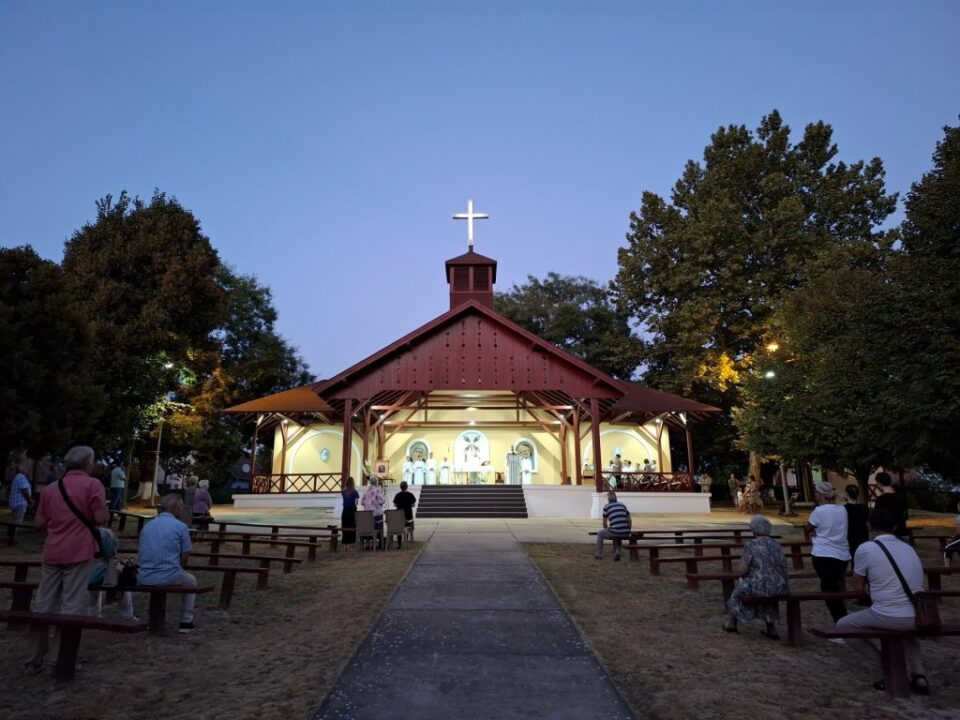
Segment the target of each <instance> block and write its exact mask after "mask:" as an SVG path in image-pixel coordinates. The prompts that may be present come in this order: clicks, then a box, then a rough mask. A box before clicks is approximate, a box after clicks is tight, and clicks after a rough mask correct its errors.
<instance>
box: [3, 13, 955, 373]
mask: <svg viewBox="0 0 960 720" xmlns="http://www.w3.org/2000/svg"><path fill="white" fill-rule="evenodd" d="M958 37H960V3H958V2H953V1H947V2H944V1H927V0H924V1H923V2H913V3H908V2H902V1H901V2H886V1H882V2H881V1H876V0H871V1H870V2H866V1H857V2H854V1H852V0H850V1H848V0H829V1H828V0H813V1H807V0H805V1H804V2H799V1H798V2H793V3H790V4H789V6H788V4H787V3H771V2H719V1H717V2H707V1H701V2H692V1H690V2H666V1H664V2H643V3H640V2H627V1H624V2H613V1H603V0H595V1H593V2H588V1H587V0H582V1H580V2H563V1H561V0H483V1H480V0H474V1H467V0H462V1H460V0H437V1H436V2H419V1H409V2H396V1H395V0H379V1H375V0H368V1H364V0H358V1H357V2H332V1H322V2H321V1H312V2H293V1H291V0H284V1H282V2H266V0H263V1H262V2H248V1H239V0H231V1H229V2H227V1H226V0H218V1H215V0H205V2H202V3H198V2H193V1H192V0H165V1H164V2H160V3H157V2H145V1H142V0H127V1H124V2H104V1H98V0H90V1H86V2H76V1H72V2H65V1H59V0H0V243H2V244H3V245H4V246H13V245H23V244H30V245H33V246H34V248H35V249H36V250H37V251H38V252H39V253H40V254H41V255H42V256H44V257H47V258H50V259H53V260H57V261H59V260H60V259H61V257H62V253H63V242H64V241H65V240H66V239H67V238H69V237H70V235H71V234H72V233H73V231H74V230H75V229H77V228H79V227H80V226H82V225H83V224H84V223H85V222H87V221H90V220H92V219H93V218H94V217H95V207H94V202H95V201H96V200H97V199H98V198H100V197H102V196H103V195H106V194H108V193H110V194H113V195H118V194H119V193H120V191H121V190H123V189H126V190H128V191H129V192H130V193H132V194H139V195H141V196H145V197H149V196H150V195H151V193H152V191H153V189H154V188H155V187H157V188H160V189H161V190H164V191H165V192H167V193H168V194H171V195H174V196H176V197H177V198H178V200H179V201H180V202H181V203H182V204H183V205H184V206H185V207H187V208H189V209H190V210H192V211H193V212H194V213H195V214H196V216H197V217H198V218H199V219H200V222H201V224H202V226H203V230H204V232H205V233H206V234H207V235H208V236H209V237H210V239H211V241H212V242H213V244H214V246H215V247H216V248H217V250H218V251H219V252H220V255H221V257H222V258H223V259H224V260H225V261H226V262H228V263H230V264H231V265H233V266H235V267H236V268H237V269H238V270H239V271H241V272H243V273H253V274H256V275H257V276H258V277H259V278H260V280H261V281H262V282H264V283H265V284H267V285H269V286H270V287H271V288H272V290H273V293H274V298H275V302H276V305H277V308H278V310H279V312H280V322H279V327H280V330H281V332H282V333H283V334H284V335H285V336H286V337H287V338H288V339H289V340H290V341H291V342H292V343H293V344H295V345H297V346H298V347H299V348H300V349H301V351H302V352H303V354H304V356H305V357H306V358H307V360H308V362H309V363H310V366H311V368H312V370H313V371H314V372H315V373H316V374H317V376H318V377H329V376H330V375H331V374H333V373H335V372H337V371H339V370H342V369H345V368H346V367H347V366H349V365H351V364H353V363H354V362H356V361H358V360H360V359H362V358H363V357H365V356H367V355H368V354H370V353H372V352H374V351H376V350H378V349H379V348H380V347H382V346H384V345H386V344H387V343H389V342H391V341H393V340H395V339H396V338H398V337H400V336H402V335H404V334H406V333H407V332H409V331H410V330H413V329H414V328H416V327H418V326H419V325H421V324H422V323H424V322H427V321H428V320H430V319H432V318H433V317H435V316H436V315H438V314H440V313H441V312H443V311H445V310H446V309H447V302H448V301H447V287H446V283H445V280H444V276H443V261H444V260H445V259H447V258H449V257H453V256H455V255H459V254H460V253H462V252H463V251H465V250H466V224H465V223H463V222H454V221H453V220H452V219H451V217H450V216H451V215H452V214H453V213H455V212H463V211H464V210H465V209H466V202H467V198H468V197H472V198H474V200H475V201H476V207H477V210H478V211H481V212H488V213H490V215H491V219H490V220H486V221H483V222H480V223H478V225H477V232H476V234H477V239H476V243H477V244H476V249H477V251H478V252H480V253H483V254H485V255H489V256H491V257H493V258H496V259H497V260H498V261H499V262H500V268H499V277H498V280H499V282H498V284H497V288H498V289H500V290H507V289H509V287H510V286H511V285H513V284H515V283H522V282H523V281H524V280H525V278H526V276H527V275H528V274H534V275H537V276H542V275H544V274H546V273H547V272H548V271H556V272H559V273H562V274H582V275H586V276H588V277H591V278H594V279H596V280H599V281H601V282H606V281H607V280H609V279H610V278H611V277H612V276H613V275H614V273H615V272H616V253H617V248H618V247H619V246H620V245H622V244H623V242H624V240H623V237H624V233H625V232H626V230H627V227H628V215H629V213H630V211H631V210H634V209H636V208H637V207H638V206H639V202H640V195H641V193H642V192H643V191H644V190H653V191H655V192H658V193H661V194H667V193H669V190H670V188H671V186H672V184H673V183H674V181H675V180H676V179H677V177H678V176H679V174H680V172H681V170H682V167H683V164H684V162H685V161H686V160H687V159H689V158H697V159H699V158H700V156H701V153H702V150H703V147H704V146H705V145H706V144H707V143H708V142H709V137H710V134H711V133H712V132H713V131H714V130H716V128H717V127H718V126H720V125H726V124H731V123H735V124H746V125H748V126H749V127H751V128H753V127H755V126H756V125H757V123H758V122H759V120H760V118H761V116H762V115H763V114H765V113H767V112H769V111H770V110H771V109H773V108H778V109H779V110H780V111H781V113H782V114H783V116H784V119H785V121H786V122H787V123H788V124H789V125H790V126H791V127H792V128H794V130H795V132H799V131H801V130H802V128H803V126H804V125H805V124H806V123H808V122H812V121H816V120H820V119H822V120H824V121H826V122H828V123H830V124H832V125H833V127H834V130H835V140H836V142H837V143H838V145H839V148H840V156H841V159H844V160H848V161H855V160H859V159H868V158H871V157H874V156H880V157H881V158H882V159H883V160H884V162H885V164H886V168H887V173H888V175H887V180H888V189H890V190H892V191H898V192H900V193H901V194H902V193H904V192H906V191H907V190H908V189H909V187H910V183H911V182H913V181H915V180H917V179H918V178H919V177H920V175H921V174H922V173H923V172H924V171H925V170H927V169H928V168H929V165H930V156H931V153H932V152H933V149H934V145H935V143H936V141H937V140H938V139H939V138H940V137H941V134H942V131H941V128H942V127H943V126H944V125H946V124H951V125H956V124H957V122H958V117H957V116H958V114H960V42H958V40H957V38H958ZM184 283H185V287H186V285H188V284H189V279H188V278H185V279H184Z"/></svg>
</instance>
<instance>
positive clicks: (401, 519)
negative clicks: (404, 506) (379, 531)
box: [384, 510, 407, 535]
mask: <svg viewBox="0 0 960 720" xmlns="http://www.w3.org/2000/svg"><path fill="white" fill-rule="evenodd" d="M384 515H385V516H386V520H387V532H389V533H390V534H391V535H399V534H400V533H402V532H403V527H404V525H406V524H407V515H406V513H405V512H404V511H403V510H387V511H386V512H385V513H384Z"/></svg>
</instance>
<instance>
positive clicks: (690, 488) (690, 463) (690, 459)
mask: <svg viewBox="0 0 960 720" xmlns="http://www.w3.org/2000/svg"><path fill="white" fill-rule="evenodd" d="M684 425H685V429H686V432H687V467H688V468H689V469H690V483H689V485H688V486H687V492H693V485H694V483H693V473H694V467H695V466H694V464H693V435H691V434H690V425H689V424H687V423H686V422H685V423H684Z"/></svg>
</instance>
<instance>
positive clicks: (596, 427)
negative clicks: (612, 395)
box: [590, 398, 604, 493]
mask: <svg viewBox="0 0 960 720" xmlns="http://www.w3.org/2000/svg"><path fill="white" fill-rule="evenodd" d="M590 425H591V427H590V432H591V433H593V475H594V480H595V482H596V487H597V492H598V493H599V492H603V490H604V481H603V455H602V454H601V452H600V401H599V400H597V398H590Z"/></svg>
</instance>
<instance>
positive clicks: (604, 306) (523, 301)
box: [494, 273, 639, 380]
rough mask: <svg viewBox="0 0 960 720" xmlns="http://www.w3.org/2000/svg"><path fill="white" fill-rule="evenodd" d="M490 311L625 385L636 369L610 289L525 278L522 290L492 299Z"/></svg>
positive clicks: (557, 278)
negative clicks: (623, 382) (492, 308)
mask: <svg viewBox="0 0 960 720" xmlns="http://www.w3.org/2000/svg"><path fill="white" fill-rule="evenodd" d="M494 308H495V309H496V311H497V312H498V313H500V314H501V315H503V316H504V317H506V318H508V319H510V320H512V321H513V322H515V323H517V324H518V325H520V326H521V327H523V328H525V329H527V330H529V331H530V332H533V333H536V334H537V335H539V336H540V337H542V338H543V339H544V340H547V341H549V342H551V343H553V344H554V345H556V346H557V347H560V348H563V349H564V350H566V351H567V352H569V353H571V354H573V355H575V356H577V357H578V358H580V359H581V360H584V361H586V362H588V363H590V364H591V365H592V366H593V367H595V368H597V369H598V370H602V371H603V372H605V373H608V374H609V375H613V376H614V377H617V378H621V379H624V380H629V379H630V377H631V376H632V375H633V373H634V371H635V370H636V368H637V364H638V358H639V341H638V340H637V339H636V338H635V337H633V334H632V333H631V330H630V323H629V317H628V316H627V314H626V313H625V312H622V311H620V310H619V309H618V308H617V307H616V305H615V304H614V302H613V301H612V298H611V295H610V291H609V289H607V288H603V287H601V286H599V285H598V284H597V283H596V282H594V281H593V280H589V279H587V278H585V277H570V276H561V275H558V274H557V273H548V274H547V277H546V278H545V279H544V280H542V281H541V280H538V279H537V278H535V277H533V276H532V275H529V276H527V282H526V284H525V285H514V286H513V287H512V288H511V289H510V291H509V292H507V293H497V294H496V296H495V297H494Z"/></svg>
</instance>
